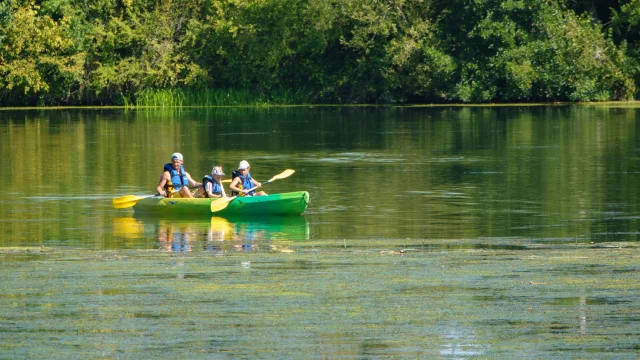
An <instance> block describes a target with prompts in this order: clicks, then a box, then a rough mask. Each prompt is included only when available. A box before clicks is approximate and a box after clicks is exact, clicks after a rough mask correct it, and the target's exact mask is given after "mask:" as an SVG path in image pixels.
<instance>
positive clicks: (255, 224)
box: [113, 216, 309, 253]
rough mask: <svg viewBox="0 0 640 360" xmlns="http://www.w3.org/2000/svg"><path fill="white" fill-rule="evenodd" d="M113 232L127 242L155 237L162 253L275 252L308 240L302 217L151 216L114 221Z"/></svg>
mask: <svg viewBox="0 0 640 360" xmlns="http://www.w3.org/2000/svg"><path fill="white" fill-rule="evenodd" d="M113 231H114V234H115V235H117V236H122V237H124V238H128V239H149V238H155V239H157V241H158V246H159V247H160V248H161V249H163V250H166V251H172V252H177V253H185V252H190V251H213V252H218V253H224V252H227V251H255V250H259V249H261V248H263V249H264V250H279V249H282V248H283V246H284V245H283V243H284V242H289V241H304V240H308V239H309V223H308V222H307V219H306V218H305V217H304V216H292V217H273V218H272V217H264V218H255V219H250V220H247V219H227V218H221V217H212V218H210V219H175V218H157V217H155V218H153V217H139V216H136V217H129V218H115V219H114V221H113Z"/></svg>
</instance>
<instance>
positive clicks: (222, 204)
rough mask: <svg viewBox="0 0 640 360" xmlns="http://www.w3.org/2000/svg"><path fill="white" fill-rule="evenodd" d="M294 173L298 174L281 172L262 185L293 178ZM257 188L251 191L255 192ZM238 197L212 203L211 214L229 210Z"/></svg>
mask: <svg viewBox="0 0 640 360" xmlns="http://www.w3.org/2000/svg"><path fill="white" fill-rule="evenodd" d="M294 172H296V171H295V170H291V169H287V170H285V171H283V172H281V173H280V174H278V175H276V176H274V177H272V178H271V179H269V180H267V181H265V182H263V183H262V186H264V185H267V184H268V183H270V182H272V181H274V180H279V179H284V178H288V177H289V176H291V175H292V174H293V173H294ZM255 189H256V187H254V188H251V189H249V191H252V190H255ZM235 198H236V197H235V196H232V197H230V198H224V199H220V200H215V201H212V202H211V212H212V213H214V212H217V211H221V210H224V209H226V208H227V206H229V203H231V202H232V201H233V200H234V199H235Z"/></svg>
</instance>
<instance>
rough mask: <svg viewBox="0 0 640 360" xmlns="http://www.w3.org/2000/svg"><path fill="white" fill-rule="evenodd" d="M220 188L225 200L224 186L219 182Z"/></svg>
mask: <svg viewBox="0 0 640 360" xmlns="http://www.w3.org/2000/svg"><path fill="white" fill-rule="evenodd" d="M220 188H221V189H222V197H223V198H226V197H227V193H226V192H224V185H223V184H222V182H220Z"/></svg>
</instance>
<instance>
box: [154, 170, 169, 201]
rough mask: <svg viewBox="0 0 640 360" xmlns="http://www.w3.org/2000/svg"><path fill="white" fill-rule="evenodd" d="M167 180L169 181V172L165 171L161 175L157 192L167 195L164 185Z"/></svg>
mask: <svg viewBox="0 0 640 360" xmlns="http://www.w3.org/2000/svg"><path fill="white" fill-rule="evenodd" d="M167 181H169V178H168V173H167V172H166V171H163V172H162V175H160V182H159V183H158V186H157V187H156V192H157V193H158V195H162V196H167V192H166V191H165V190H164V186H165V185H166V184H167Z"/></svg>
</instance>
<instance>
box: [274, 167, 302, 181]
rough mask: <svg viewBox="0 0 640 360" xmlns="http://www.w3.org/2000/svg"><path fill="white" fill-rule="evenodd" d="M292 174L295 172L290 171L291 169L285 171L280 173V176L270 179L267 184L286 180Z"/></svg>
mask: <svg viewBox="0 0 640 360" xmlns="http://www.w3.org/2000/svg"><path fill="white" fill-rule="evenodd" d="M294 172H296V171H295V170H291V169H287V170H285V171H283V172H281V173H280V174H278V175H276V176H274V177H272V178H271V179H269V181H267V182H272V181H273V180H278V179H284V178H288V177H289V176H291V175H293V173H294Z"/></svg>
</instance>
